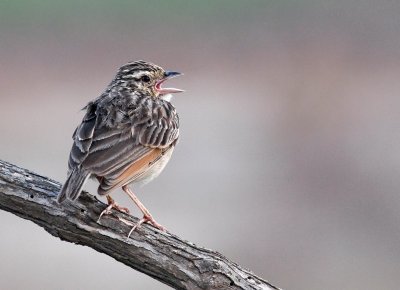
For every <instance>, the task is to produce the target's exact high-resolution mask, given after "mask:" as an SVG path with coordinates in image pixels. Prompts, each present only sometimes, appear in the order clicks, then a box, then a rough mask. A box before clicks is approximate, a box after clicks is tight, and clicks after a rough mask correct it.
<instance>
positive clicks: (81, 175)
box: [57, 168, 90, 203]
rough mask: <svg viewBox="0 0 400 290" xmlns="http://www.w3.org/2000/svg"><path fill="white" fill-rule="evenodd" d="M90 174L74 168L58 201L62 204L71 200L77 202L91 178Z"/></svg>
mask: <svg viewBox="0 0 400 290" xmlns="http://www.w3.org/2000/svg"><path fill="white" fill-rule="evenodd" d="M89 176H90V173H89V172H88V171H86V170H82V169H79V168H74V169H72V170H71V172H70V173H69V174H68V177H67V180H66V181H65V183H64V185H63V187H62V188H61V190H60V193H59V194H58V197H57V201H58V203H62V202H63V201H64V200H66V199H67V198H68V199H71V200H75V199H77V198H78V197H79V195H80V194H81V191H82V187H83V185H84V184H85V182H86V180H87V179H88V178H89Z"/></svg>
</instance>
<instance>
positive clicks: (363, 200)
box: [0, 0, 400, 290]
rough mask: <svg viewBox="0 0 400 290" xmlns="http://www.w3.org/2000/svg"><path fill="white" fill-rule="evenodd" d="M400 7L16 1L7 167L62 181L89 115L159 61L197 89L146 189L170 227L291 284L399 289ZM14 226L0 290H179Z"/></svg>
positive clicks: (1, 147)
mask: <svg viewBox="0 0 400 290" xmlns="http://www.w3.org/2000/svg"><path fill="white" fill-rule="evenodd" d="M399 14H400V2H399V1H386V0H381V1H372V0H368V1H361V0H360V1H355V0H352V1H349V0H346V1H344V0H343V1H271V0H269V1H232V0H226V1H161V0H160V1H141V2H139V1H138V2H136V3H135V1H64V2H61V1H50V0H49V1H26V2H24V1H1V2H0V67H1V69H0V98H1V107H0V132H1V142H0V158H1V159H5V160H7V161H10V162H12V163H15V164H17V165H20V166H23V167H26V168H29V169H31V170H34V171H36V172H38V173H40V174H43V175H47V176H50V177H51V178H54V179H56V180H58V181H64V180H65V177H66V167H67V158H68V153H69V149H70V146H71V134H72V132H73V130H74V129H75V126H76V125H77V124H78V123H79V121H80V120H81V118H82V112H80V109H81V108H82V107H83V106H84V105H85V104H86V103H87V102H88V101H89V100H91V99H93V98H95V97H97V96H98V95H99V94H100V93H101V92H102V90H103V89H104V88H105V86H106V85H107V84H108V83H109V81H110V80H111V78H112V77H113V75H114V73H115V71H116V69H117V67H119V66H120V65H122V64H124V63H125V62H127V61H129V60H137V59H145V60H149V61H152V62H155V63H157V64H159V65H161V66H163V67H165V68H166V69H171V70H178V71H182V72H184V73H185V76H184V77H182V78H179V79H176V80H173V81H171V85H174V86H177V87H182V88H184V89H186V90H187V92H186V93H185V94H180V95H177V96H176V97H175V98H174V100H173V101H174V104H175V106H176V107H177V109H178V111H179V113H180V116H181V124H182V130H181V140H180V143H179V145H178V147H177V148H176V151H175V153H174V156H173V158H172V160H171V162H170V164H169V165H168V166H167V168H166V170H165V172H163V174H162V175H161V176H160V177H159V178H158V179H156V180H155V181H153V182H152V183H151V184H149V185H148V186H145V187H142V188H136V192H137V194H138V195H139V197H140V198H141V199H142V201H143V202H144V203H145V205H147V207H148V208H149V209H150V210H151V212H152V213H153V215H154V216H155V218H156V219H157V220H158V221H159V222H160V223H161V224H163V225H165V226H166V227H167V228H168V229H169V230H171V231H172V232H174V233H176V234H178V235H180V236H182V237H184V238H185V239H188V240H190V241H193V242H195V243H196V244H198V245H202V246H206V247H208V248H212V249H216V250H218V251H220V252H222V253H223V254H225V255H227V256H228V257H230V258H231V259H232V260H234V261H236V262H238V263H240V264H241V265H243V266H245V267H247V268H250V269H251V270H253V271H254V272H255V273H257V274H258V275H260V276H262V277H264V278H266V279H269V280H271V281H272V282H273V283H274V284H276V285H278V286H280V287H283V288H285V289H297V290H303V289H304V290H305V289H307V290H308V289H324V290H330V289H332V290H333V289H398V284H399V283H400V267H399V263H400V235H399V234H400V231H399V229H400V223H399V221H400V198H399V190H398V189H399V186H400V179H399V162H400V146H399V145H400V144H399V143H400V130H399V127H400V117H399V105H400V98H399V92H400V80H399V75H400V66H399V64H400V38H399V37H400V36H399V32H400V18H399ZM95 186H96V185H95V183H91V184H88V185H87V187H86V188H87V189H89V190H92V191H93V190H94V189H95ZM114 197H115V199H116V200H117V201H118V202H120V203H122V204H124V205H129V206H130V208H131V209H132V210H134V214H135V215H139V213H138V211H137V210H136V209H135V208H134V207H133V206H132V202H130V201H129V200H128V199H127V198H125V196H124V195H123V193H122V192H121V191H119V192H118V193H116V194H114ZM0 228H1V239H0V257H1V258H0V273H1V285H0V288H1V289H168V287H167V286H165V285H163V284H161V283H159V282H157V281H154V280H152V279H151V278H148V277H147V276H145V275H142V274H140V273H138V272H135V271H133V270H131V269H129V268H128V267H126V266H124V265H122V264H120V263H118V262H116V261H115V260H113V259H111V258H109V257H108V256H105V255H103V254H100V253H97V252H95V251H93V250H91V249H89V248H86V247H81V246H75V245H72V244H68V243H65V242H61V241H59V240H57V239H56V238H53V237H51V236H50V235H49V234H47V233H46V232H45V231H44V230H43V229H41V228H39V227H38V226H35V225H33V224H32V223H31V222H28V221H25V220H22V219H20V218H17V217H15V216H13V215H11V214H8V213H5V212H0Z"/></svg>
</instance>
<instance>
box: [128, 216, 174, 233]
mask: <svg viewBox="0 0 400 290" xmlns="http://www.w3.org/2000/svg"><path fill="white" fill-rule="evenodd" d="M143 223H149V224H151V225H152V226H153V227H155V228H157V229H159V230H160V231H163V232H166V231H167V229H166V228H165V227H163V226H162V225H160V224H159V223H158V222H156V221H155V220H154V218H153V217H152V216H151V215H148V216H143V217H142V218H141V219H140V220H139V221H138V222H137V223H136V225H134V226H133V227H132V229H131V230H130V232H129V234H128V239H129V237H130V236H131V234H132V233H133V231H134V230H136V229H139V228H140V227H141V226H142V224H143Z"/></svg>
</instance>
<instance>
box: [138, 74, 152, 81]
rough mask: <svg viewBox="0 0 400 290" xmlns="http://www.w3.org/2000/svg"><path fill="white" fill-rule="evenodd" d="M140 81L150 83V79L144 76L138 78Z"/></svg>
mask: <svg viewBox="0 0 400 290" xmlns="http://www.w3.org/2000/svg"><path fill="white" fill-rule="evenodd" d="M140 80H141V81H142V82H145V83H148V82H150V77H149V76H146V75H144V76H142V77H141V78H140Z"/></svg>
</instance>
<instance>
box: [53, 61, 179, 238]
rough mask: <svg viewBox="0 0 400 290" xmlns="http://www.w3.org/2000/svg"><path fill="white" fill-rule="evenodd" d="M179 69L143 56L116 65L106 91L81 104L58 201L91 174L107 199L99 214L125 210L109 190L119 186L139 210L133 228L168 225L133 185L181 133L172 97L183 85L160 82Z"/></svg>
mask: <svg viewBox="0 0 400 290" xmlns="http://www.w3.org/2000/svg"><path fill="white" fill-rule="evenodd" d="M180 75H182V73H179V72H176V71H167V70H164V69H163V68H162V67H160V66H158V65H155V64H153V63H151V62H147V61H143V60H139V61H133V62H128V63H127V64H125V65H123V66H121V67H120V68H119V69H118V71H117V73H116V75H115V77H114V78H113V79H112V81H111V83H110V84H109V85H108V86H107V87H106V89H105V91H104V92H103V93H102V94H101V95H100V96H99V97H97V98H96V99H94V100H92V101H90V102H89V103H88V104H87V105H86V106H85V107H84V108H83V109H82V110H84V111H85V115H84V117H83V119H82V122H81V123H80V124H79V125H78V126H77V128H76V129H75V131H74V133H73V135H72V139H73V144H72V148H71V152H70V155H69V159H68V174H67V179H66V181H65V183H64V184H63V186H62V188H61V190H60V192H59V194H58V197H57V201H58V203H60V204H61V203H63V202H64V201H65V200H67V199H68V200H72V201H74V200H76V199H77V198H78V197H79V195H80V194H81V192H82V189H83V187H84V185H85V182H86V181H87V180H88V178H95V179H97V180H98V182H99V186H98V189H97V193H98V194H99V195H100V196H106V198H107V203H108V206H107V207H106V209H104V210H103V211H102V212H101V214H100V216H99V220H100V218H101V217H102V216H103V215H104V214H110V213H111V209H112V208H115V209H117V210H119V211H122V212H125V213H128V214H129V210H128V209H127V208H126V207H122V206H120V205H119V204H117V203H116V202H115V201H114V199H113V198H112V197H111V196H110V194H111V193H112V192H113V191H114V190H116V189H118V188H122V190H123V191H124V192H125V193H126V194H127V195H128V196H129V197H130V198H131V199H132V200H133V202H134V203H135V204H136V206H137V207H138V208H139V209H140V210H141V212H142V213H143V217H142V218H141V219H140V220H139V222H137V223H136V224H135V225H134V227H133V228H132V230H131V232H132V231H133V230H135V229H136V228H139V227H140V226H141V224H143V223H149V224H151V225H152V226H154V227H155V228H158V229H159V230H162V231H166V229H165V227H163V226H162V225H160V224H159V223H158V222H156V221H155V219H154V218H153V216H152V215H151V214H150V212H149V210H148V209H147V208H146V207H145V206H144V205H143V203H142V202H141V201H140V200H139V199H138V198H137V196H136V195H135V193H134V192H133V190H132V189H131V186H132V185H134V184H135V185H136V184H146V183H148V182H150V181H151V180H153V179H154V178H155V177H157V176H158V175H159V174H160V173H161V171H162V170H163V169H164V168H165V166H166V164H167V163H168V161H169V160H170V158H171V155H172V152H173V151H174V148H175V146H176V144H177V142H178V139H179V116H178V114H177V111H176V109H175V107H174V106H173V105H172V104H171V98H172V94H174V93H180V92H183V90H181V89H176V88H164V87H162V85H163V83H164V82H165V81H166V80H168V79H171V78H174V77H177V76H180ZM131 232H130V233H131ZM130 233H129V234H130ZM128 237H129V235H128Z"/></svg>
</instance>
